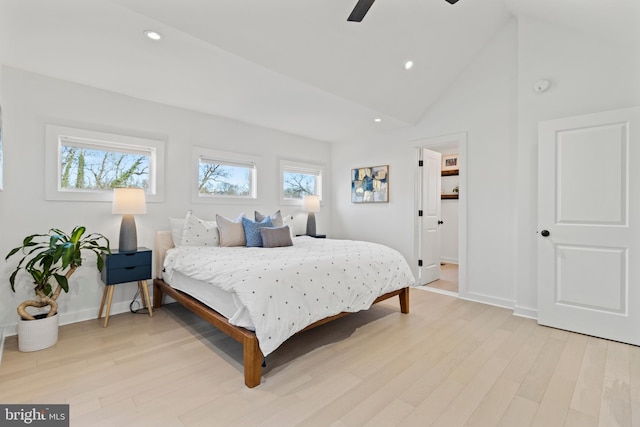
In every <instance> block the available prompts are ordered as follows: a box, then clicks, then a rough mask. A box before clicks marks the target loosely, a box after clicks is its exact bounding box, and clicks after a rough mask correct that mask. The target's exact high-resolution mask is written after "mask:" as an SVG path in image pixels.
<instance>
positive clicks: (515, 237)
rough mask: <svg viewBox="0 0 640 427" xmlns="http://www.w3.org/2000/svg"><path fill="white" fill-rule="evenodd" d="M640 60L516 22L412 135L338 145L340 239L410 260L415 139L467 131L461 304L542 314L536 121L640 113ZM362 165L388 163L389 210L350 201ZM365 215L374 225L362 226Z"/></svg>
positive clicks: (593, 41)
mask: <svg viewBox="0 0 640 427" xmlns="http://www.w3.org/2000/svg"><path fill="white" fill-rule="evenodd" d="M639 62H640V52H639V51H638V49H637V48H632V47H629V46H622V45H617V44H614V43H612V42H609V41H604V40H601V39H597V38H593V37H591V36H589V35H586V34H582V33H578V32H576V31H574V30H570V29H566V28H562V27H558V26H555V25H551V24H547V23H542V22H539V21H535V20H532V19H529V18H520V19H519V20H518V21H516V20H515V19H514V21H512V22H511V23H509V24H508V25H507V26H506V27H505V28H504V29H503V30H502V31H500V32H499V33H498V34H497V35H496V36H495V38H494V39H493V40H492V41H491V42H490V43H489V44H488V45H487V46H486V47H485V49H484V51H483V52H481V54H480V56H479V57H478V58H477V59H476V61H475V62H474V63H472V64H470V65H469V67H468V68H467V69H466V70H465V71H464V72H463V73H462V74H461V75H460V76H459V77H458V78H457V80H456V81H455V82H454V84H453V85H452V86H451V87H450V88H449V89H448V90H447V91H446V92H445V93H444V94H443V95H442V96H441V98H440V101H439V102H438V103H436V104H435V105H434V106H432V108H431V109H430V110H429V111H428V112H427V114H426V115H425V117H424V118H423V120H422V121H421V122H420V123H419V124H418V125H417V126H415V128H413V129H411V130H410V131H403V132H396V133H387V134H384V135H381V136H380V138H378V139H377V140H375V141H371V140H369V141H358V142H356V143H354V144H352V145H349V146H336V147H335V148H334V150H333V153H332V156H333V170H334V195H335V197H336V199H335V214H336V215H335V217H334V229H335V232H336V233H337V234H339V235H342V236H344V237H353V238H369V239H372V240H376V241H380V242H383V243H386V244H389V245H391V246H393V247H396V248H398V249H399V250H400V251H401V252H402V253H403V254H404V255H405V257H407V259H412V256H413V241H414V227H413V216H412V214H413V210H414V208H413V199H414V194H413V182H414V173H413V171H414V170H415V165H414V164H413V161H412V160H413V159H414V156H415V154H414V152H413V150H412V147H413V146H414V145H415V144H414V142H413V141H416V140H418V139H425V138H430V137H436V136H440V135H445V134H453V133H457V132H467V134H468V150H467V158H466V159H465V160H466V165H467V173H468V175H467V179H468V188H467V189H466V191H467V196H468V211H467V217H468V220H467V227H468V236H467V237H468V240H467V242H468V244H467V248H466V250H467V253H466V258H467V260H468V266H467V267H468V268H467V270H468V271H467V275H466V280H467V284H468V290H467V292H466V293H463V294H462V295H461V296H462V297H464V298H470V299H474V300H478V301H483V302H488V303H495V304H499V305H504V306H507V307H514V309H515V312H516V314H521V315H525V316H532V317H535V316H536V315H537V278H536V269H537V255H536V242H537V241H536V228H537V176H538V171H537V125H538V122H539V121H541V120H546V119H551V118H558V117H564V116H571V115H577V114H583V113H589V112H595V111H602V110H608V109H615V108H622V107H626V106H631V105H640V64H639ZM414 71H415V72H419V70H418V69H416V70H414ZM540 78H548V79H550V80H551V81H552V85H551V88H550V89H549V90H548V91H547V92H545V93H542V94H539V93H535V92H534V91H533V90H532V87H533V83H534V82H535V81H537V80H538V79H540ZM356 162H357V163H358V164H360V165H362V164H379V163H382V162H387V163H390V165H391V169H390V180H391V184H390V186H391V194H390V199H391V202H390V203H389V205H388V206H355V205H351V204H349V202H348V198H347V197H346V194H345V193H346V192H347V186H346V185H345V184H344V182H343V181H344V180H343V179H342V178H341V176H346V175H347V172H346V171H347V170H348V169H349V168H350V167H351V166H353V165H354V163H356ZM362 217H364V218H367V219H368V220H367V223H368V224H372V226H371V227H365V226H364V225H361V224H360V223H358V221H357V218H362ZM372 230H374V231H375V232H371V231H372ZM463 249H464V248H461V250H463Z"/></svg>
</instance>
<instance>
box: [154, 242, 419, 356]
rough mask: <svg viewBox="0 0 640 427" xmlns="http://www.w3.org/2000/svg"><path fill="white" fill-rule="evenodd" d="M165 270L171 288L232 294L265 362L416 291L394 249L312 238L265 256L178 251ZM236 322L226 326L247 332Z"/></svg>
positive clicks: (250, 251)
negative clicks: (184, 283) (312, 331)
mask: <svg viewBox="0 0 640 427" xmlns="http://www.w3.org/2000/svg"><path fill="white" fill-rule="evenodd" d="M164 269H165V273H164V280H165V281H166V282H167V283H169V284H172V280H173V278H174V277H177V276H176V275H177V273H180V274H182V275H185V276H189V277H190V278H191V279H196V280H199V281H202V282H205V283H208V284H209V285H211V286H215V287H218V288H220V289H222V290H224V291H227V292H230V293H231V294H232V295H233V298H234V299H237V301H239V302H240V303H241V304H242V306H244V308H245V309H246V312H248V314H249V317H250V319H251V323H252V324H253V326H254V328H255V332H256V335H257V337H258V341H259V343H260V350H261V351H262V353H263V354H264V355H265V356H266V355H268V354H269V353H271V352H273V351H274V350H275V349H276V348H278V347H279V346H280V345H281V344H282V343H283V342H284V341H286V339H287V338H289V337H290V336H292V335H293V334H295V333H296V332H298V331H300V330H302V329H304V328H305V327H306V326H308V325H310V324H312V323H314V322H316V321H317V320H320V319H324V318H326V317H329V316H333V315H335V314H338V313H340V312H343V311H348V312H355V311H359V310H365V309H368V308H369V307H370V306H371V304H372V303H373V301H374V300H375V299H376V298H377V297H379V296H380V295H383V294H385V293H388V292H391V291H394V290H397V289H401V288H404V287H407V286H415V279H414V277H413V274H412V272H411V269H410V268H409V266H408V265H407V262H406V260H405V259H404V257H403V256H402V255H401V254H400V253H399V252H398V251H396V250H394V249H391V248H389V247H387V246H383V245H379V244H375V243H368V242H361V241H352V240H333V239H314V238H311V237H297V238H295V239H294V246H289V247H283V248H270V249H266V248H247V247H224V248H221V247H190V246H181V247H178V248H174V249H171V250H169V251H168V252H167V255H166V258H165V262H164ZM198 299H200V300H201V301H203V298H202V297H198ZM203 302H205V301H203ZM205 303H206V302H205ZM241 311H243V310H238V313H240V312H241ZM246 312H245V313H242V314H243V315H246ZM240 317H241V316H239V317H238V318H236V316H235V315H234V316H232V317H230V318H229V322H230V323H232V324H236V325H238V326H243V327H246V324H241V323H246V321H242V320H241V318H240Z"/></svg>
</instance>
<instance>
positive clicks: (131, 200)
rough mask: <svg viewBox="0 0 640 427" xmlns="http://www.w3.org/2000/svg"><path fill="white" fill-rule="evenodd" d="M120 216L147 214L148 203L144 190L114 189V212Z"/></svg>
mask: <svg viewBox="0 0 640 427" xmlns="http://www.w3.org/2000/svg"><path fill="white" fill-rule="evenodd" d="M111 213H114V214H120V215H138V214H146V213H147V203H146V198H145V194H144V189H142V188H114V189H113V210H112V211H111Z"/></svg>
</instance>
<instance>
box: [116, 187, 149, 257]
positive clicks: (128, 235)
mask: <svg viewBox="0 0 640 427" xmlns="http://www.w3.org/2000/svg"><path fill="white" fill-rule="evenodd" d="M144 194H145V193H144V189H143V188H114V189H113V209H112V213H114V214H120V215H122V222H121V223H120V243H119V244H118V250H119V251H120V252H134V251H136V250H138V235H137V233H136V220H135V218H134V217H133V216H134V215H138V214H146V213H147V204H146V199H145V195H144Z"/></svg>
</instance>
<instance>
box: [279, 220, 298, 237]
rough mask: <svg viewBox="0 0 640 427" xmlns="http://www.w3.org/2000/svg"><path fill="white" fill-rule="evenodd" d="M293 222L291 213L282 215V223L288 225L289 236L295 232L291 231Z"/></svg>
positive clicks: (293, 235)
mask: <svg viewBox="0 0 640 427" xmlns="http://www.w3.org/2000/svg"><path fill="white" fill-rule="evenodd" d="M293 223H294V219H293V216H292V215H287V216H283V217H282V224H284V225H288V226H289V233H290V234H291V238H292V239H293V238H294V237H296V234H295V233H294V232H293Z"/></svg>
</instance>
